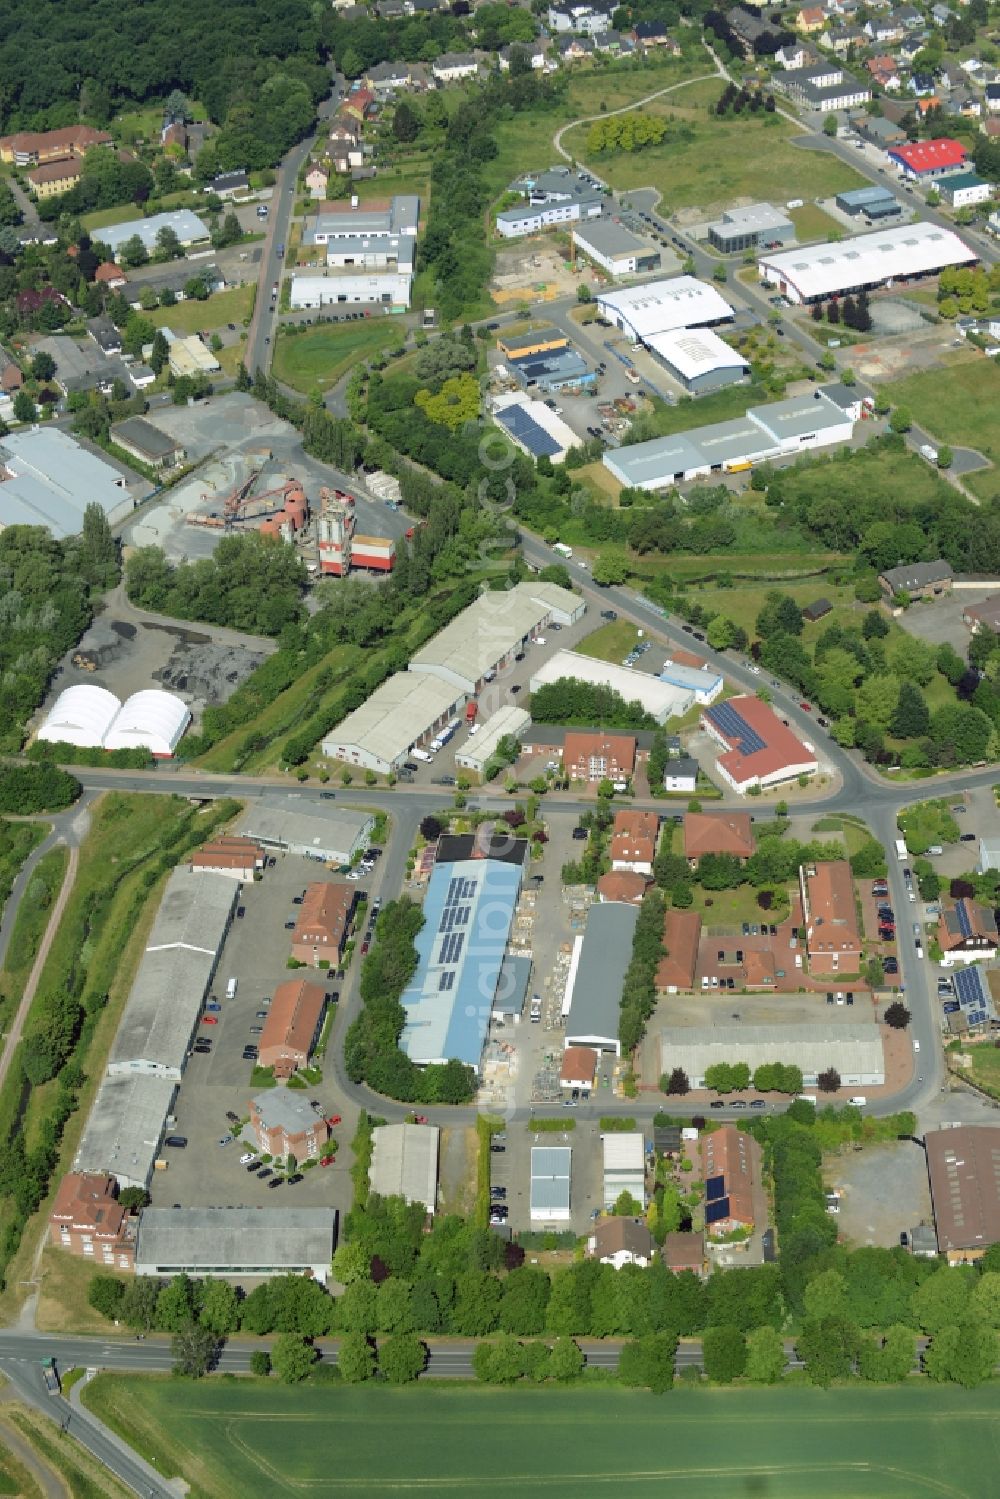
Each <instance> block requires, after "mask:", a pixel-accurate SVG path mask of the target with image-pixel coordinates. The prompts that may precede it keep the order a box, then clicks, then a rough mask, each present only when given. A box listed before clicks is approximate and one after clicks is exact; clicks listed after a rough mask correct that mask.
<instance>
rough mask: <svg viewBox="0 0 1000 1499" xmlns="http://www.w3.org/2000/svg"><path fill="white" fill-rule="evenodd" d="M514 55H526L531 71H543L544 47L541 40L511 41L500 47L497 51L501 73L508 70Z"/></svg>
mask: <svg viewBox="0 0 1000 1499" xmlns="http://www.w3.org/2000/svg"><path fill="white" fill-rule="evenodd" d="M515 55H517V56H519V57H526V58H527V60H528V62H529V64H530V66H531V69H532V71H533V72H535V73H542V72H544V71H545V48H544V47H543V46H542V43H541V42H511V43H510V44H509V45H508V46H506V47H501V49H500V51H499V52H498V53H497V62H498V63H499V65H500V71H501V73H509V72H510V65H511V62H512V60H513V58H514V56H515Z"/></svg>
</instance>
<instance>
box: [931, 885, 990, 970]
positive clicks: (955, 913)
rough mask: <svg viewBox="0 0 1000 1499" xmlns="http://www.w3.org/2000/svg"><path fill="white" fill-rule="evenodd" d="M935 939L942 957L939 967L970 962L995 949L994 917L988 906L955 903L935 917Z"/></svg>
mask: <svg viewBox="0 0 1000 1499" xmlns="http://www.w3.org/2000/svg"><path fill="white" fill-rule="evenodd" d="M937 938H938V942H939V943H940V944H941V950H942V952H943V954H944V956H943V957H942V958H941V966H942V967H943V968H949V967H951V965H952V964H953V963H974V962H976V960H977V959H979V958H988V957H990V956H992V955H993V954H994V953H995V952H996V950H997V946H998V942H997V922H996V917H995V915H994V914H993V911H992V910H991V909H990V907H989V906H984V905H980V903H979V902H978V901H975V900H957V901H956V902H955V904H954V905H953V906H946V907H945V908H944V909H943V910H942V912H941V915H940V916H939V917H938V929H937Z"/></svg>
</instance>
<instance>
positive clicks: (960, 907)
mask: <svg viewBox="0 0 1000 1499" xmlns="http://www.w3.org/2000/svg"><path fill="white" fill-rule="evenodd" d="M955 918H956V920H957V921H958V930H959V931H960V932H961V934H962V936H963V937H971V936H972V922H971V920H970V919H969V910H968V907H967V906H966V904H965V902H964V901H961V900H960V901H959V902H958V904H957V905H956V906H955Z"/></svg>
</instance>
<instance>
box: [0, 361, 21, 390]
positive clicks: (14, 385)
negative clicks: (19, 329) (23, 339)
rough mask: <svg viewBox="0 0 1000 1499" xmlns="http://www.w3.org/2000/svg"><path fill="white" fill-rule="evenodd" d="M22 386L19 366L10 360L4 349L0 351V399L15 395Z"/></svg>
mask: <svg viewBox="0 0 1000 1499" xmlns="http://www.w3.org/2000/svg"><path fill="white" fill-rule="evenodd" d="M23 384H24V375H23V374H22V372H21V367H20V365H19V364H18V363H17V362H16V361H15V360H14V359H12V358H11V356H10V355H9V354H8V353H7V350H6V349H0V398H3V397H6V398H7V399H9V398H10V397H11V396H14V395H16V394H17V392H18V391H19V390H20V389H21V386H22V385H23Z"/></svg>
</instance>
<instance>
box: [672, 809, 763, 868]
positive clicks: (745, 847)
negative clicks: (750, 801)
mask: <svg viewBox="0 0 1000 1499" xmlns="http://www.w3.org/2000/svg"><path fill="white" fill-rule="evenodd" d="M752 853H753V827H752V824H751V821H750V813H749V812H689V813H688V814H687V816H686V817H685V818H684V855H685V858H688V859H700V858H701V856H702V854H735V855H736V857H737V858H739V859H749V857H750V855H751V854H752Z"/></svg>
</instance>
